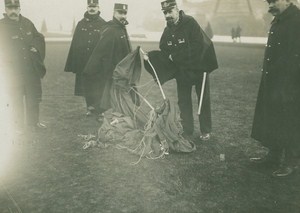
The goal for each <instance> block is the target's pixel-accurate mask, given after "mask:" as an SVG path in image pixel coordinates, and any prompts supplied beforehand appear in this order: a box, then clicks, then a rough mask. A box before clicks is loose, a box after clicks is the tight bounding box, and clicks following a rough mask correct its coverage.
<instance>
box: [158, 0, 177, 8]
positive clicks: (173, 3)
mask: <svg viewBox="0 0 300 213" xmlns="http://www.w3.org/2000/svg"><path fill="white" fill-rule="evenodd" d="M176 5H177V4H176V1H175V0H167V1H163V2H161V9H162V10H170V9H172V8H174V7H175V6H176Z"/></svg>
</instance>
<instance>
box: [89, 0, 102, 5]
mask: <svg viewBox="0 0 300 213" xmlns="http://www.w3.org/2000/svg"><path fill="white" fill-rule="evenodd" d="M87 4H88V6H99V0H87Z"/></svg>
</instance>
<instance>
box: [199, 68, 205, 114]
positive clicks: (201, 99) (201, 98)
mask: <svg viewBox="0 0 300 213" xmlns="http://www.w3.org/2000/svg"><path fill="white" fill-rule="evenodd" d="M206 75H207V73H206V72H204V73H203V80H202V87H201V95H200V100H199V108H198V115H200V114H201V108H202V102H203V96H204V89H205V83H206Z"/></svg>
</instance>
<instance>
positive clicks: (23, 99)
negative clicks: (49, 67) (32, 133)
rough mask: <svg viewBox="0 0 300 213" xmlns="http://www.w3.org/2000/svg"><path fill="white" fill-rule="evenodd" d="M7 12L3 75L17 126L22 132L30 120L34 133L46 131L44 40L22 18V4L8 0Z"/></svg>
mask: <svg viewBox="0 0 300 213" xmlns="http://www.w3.org/2000/svg"><path fill="white" fill-rule="evenodd" d="M5 12H6V13H5V14H4V18H3V19H1V20H0V45H1V50H0V52H1V54H0V56H1V61H2V62H1V63H2V68H1V69H3V70H1V72H2V73H1V75H3V76H4V79H5V82H6V83H7V85H8V87H7V92H8V93H9V97H10V99H11V104H9V105H10V106H11V107H12V111H13V115H14V120H13V122H14V125H15V127H16V128H17V129H18V130H20V131H22V130H23V128H24V120H26V124H27V127H29V128H30V129H32V130H33V129H36V128H45V127H46V126H45V125H43V124H41V123H40V122H39V103H40V102H41V97H42V87H41V78H43V77H44V75H45V73H46V69H45V66H44V62H43V61H44V58H45V40H44V36H43V35H42V34H40V33H39V32H38V31H37V30H36V28H35V26H34V25H33V23H32V22H31V21H30V20H29V19H27V18H25V17H23V16H22V15H21V14H20V2H19V0H5ZM1 77H2V76H1ZM24 111H25V113H24ZM25 118H26V119H25Z"/></svg>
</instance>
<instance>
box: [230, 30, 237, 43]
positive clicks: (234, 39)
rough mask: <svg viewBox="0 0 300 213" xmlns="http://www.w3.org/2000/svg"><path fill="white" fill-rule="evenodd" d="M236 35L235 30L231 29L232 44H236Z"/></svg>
mask: <svg viewBox="0 0 300 213" xmlns="http://www.w3.org/2000/svg"><path fill="white" fill-rule="evenodd" d="M235 35H236V33H235V28H234V27H233V28H231V39H232V42H233V43H235V42H236V37H235Z"/></svg>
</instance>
